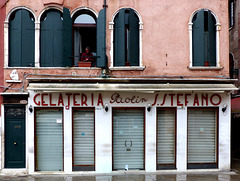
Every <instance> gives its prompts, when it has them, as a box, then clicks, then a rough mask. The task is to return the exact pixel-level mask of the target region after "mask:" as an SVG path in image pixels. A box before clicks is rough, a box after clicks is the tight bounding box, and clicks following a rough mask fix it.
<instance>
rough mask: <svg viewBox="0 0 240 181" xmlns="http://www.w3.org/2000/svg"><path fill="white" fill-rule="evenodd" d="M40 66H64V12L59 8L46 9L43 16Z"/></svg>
mask: <svg viewBox="0 0 240 181" xmlns="http://www.w3.org/2000/svg"><path fill="white" fill-rule="evenodd" d="M40 31H41V33H40V46H41V53H40V66H41V67H62V66H63V65H64V63H63V51H62V50H63V14H62V13H61V12H60V11H58V10H49V11H46V12H45V13H44V14H43V15H42V17H41V27H40Z"/></svg>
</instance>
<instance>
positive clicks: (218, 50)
mask: <svg viewBox="0 0 240 181" xmlns="http://www.w3.org/2000/svg"><path fill="white" fill-rule="evenodd" d="M200 10H204V11H211V14H212V15H213V16H214V18H215V20H216V66H215V67H204V66H193V36H192V31H193V22H192V20H193V17H194V16H195V15H196V14H197V13H198V12H199V11H200ZM188 31H189V47H190V55H189V56H190V61H189V67H188V68H189V69H193V70H194V69H222V68H223V67H221V66H220V39H219V35H220V31H221V23H220V21H219V19H218V17H217V15H216V14H215V13H214V12H213V11H212V10H210V9H206V8H201V9H198V10H196V11H194V12H193V13H192V15H191V17H190V19H189V23H188Z"/></svg>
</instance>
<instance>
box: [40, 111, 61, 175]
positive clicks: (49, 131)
mask: <svg viewBox="0 0 240 181" xmlns="http://www.w3.org/2000/svg"><path fill="white" fill-rule="evenodd" d="M57 119H59V120H62V111H59V110H37V111H36V141H37V143H36V144H37V170H41V171H62V170H63V124H62V123H57Z"/></svg>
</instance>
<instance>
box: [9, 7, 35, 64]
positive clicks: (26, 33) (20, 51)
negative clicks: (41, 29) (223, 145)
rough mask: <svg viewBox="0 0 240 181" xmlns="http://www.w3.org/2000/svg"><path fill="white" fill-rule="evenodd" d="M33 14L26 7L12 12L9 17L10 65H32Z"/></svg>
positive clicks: (33, 48)
mask: <svg viewBox="0 0 240 181" xmlns="http://www.w3.org/2000/svg"><path fill="white" fill-rule="evenodd" d="M34 42H35V25H34V17H33V15H32V14H31V13H30V12H29V11H28V10H26V9H19V10H16V11H15V12H13V13H12V14H11V16H10V19H9V63H8V65H9V66H10V67H33V66H34V55H35V54H34V52H35V44H34Z"/></svg>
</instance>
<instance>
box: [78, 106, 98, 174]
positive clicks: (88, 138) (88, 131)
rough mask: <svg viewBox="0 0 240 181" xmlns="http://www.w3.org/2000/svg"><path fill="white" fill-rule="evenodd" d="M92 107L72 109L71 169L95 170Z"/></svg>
mask: <svg viewBox="0 0 240 181" xmlns="http://www.w3.org/2000/svg"><path fill="white" fill-rule="evenodd" d="M94 130H95V129H94V109H82V110H78V109H74V111H73V131H74V132H73V170H74V171H94V170H95V159H94V158H95V151H94V149H95V146H94V144H95V138H94V135H95V131H94Z"/></svg>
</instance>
